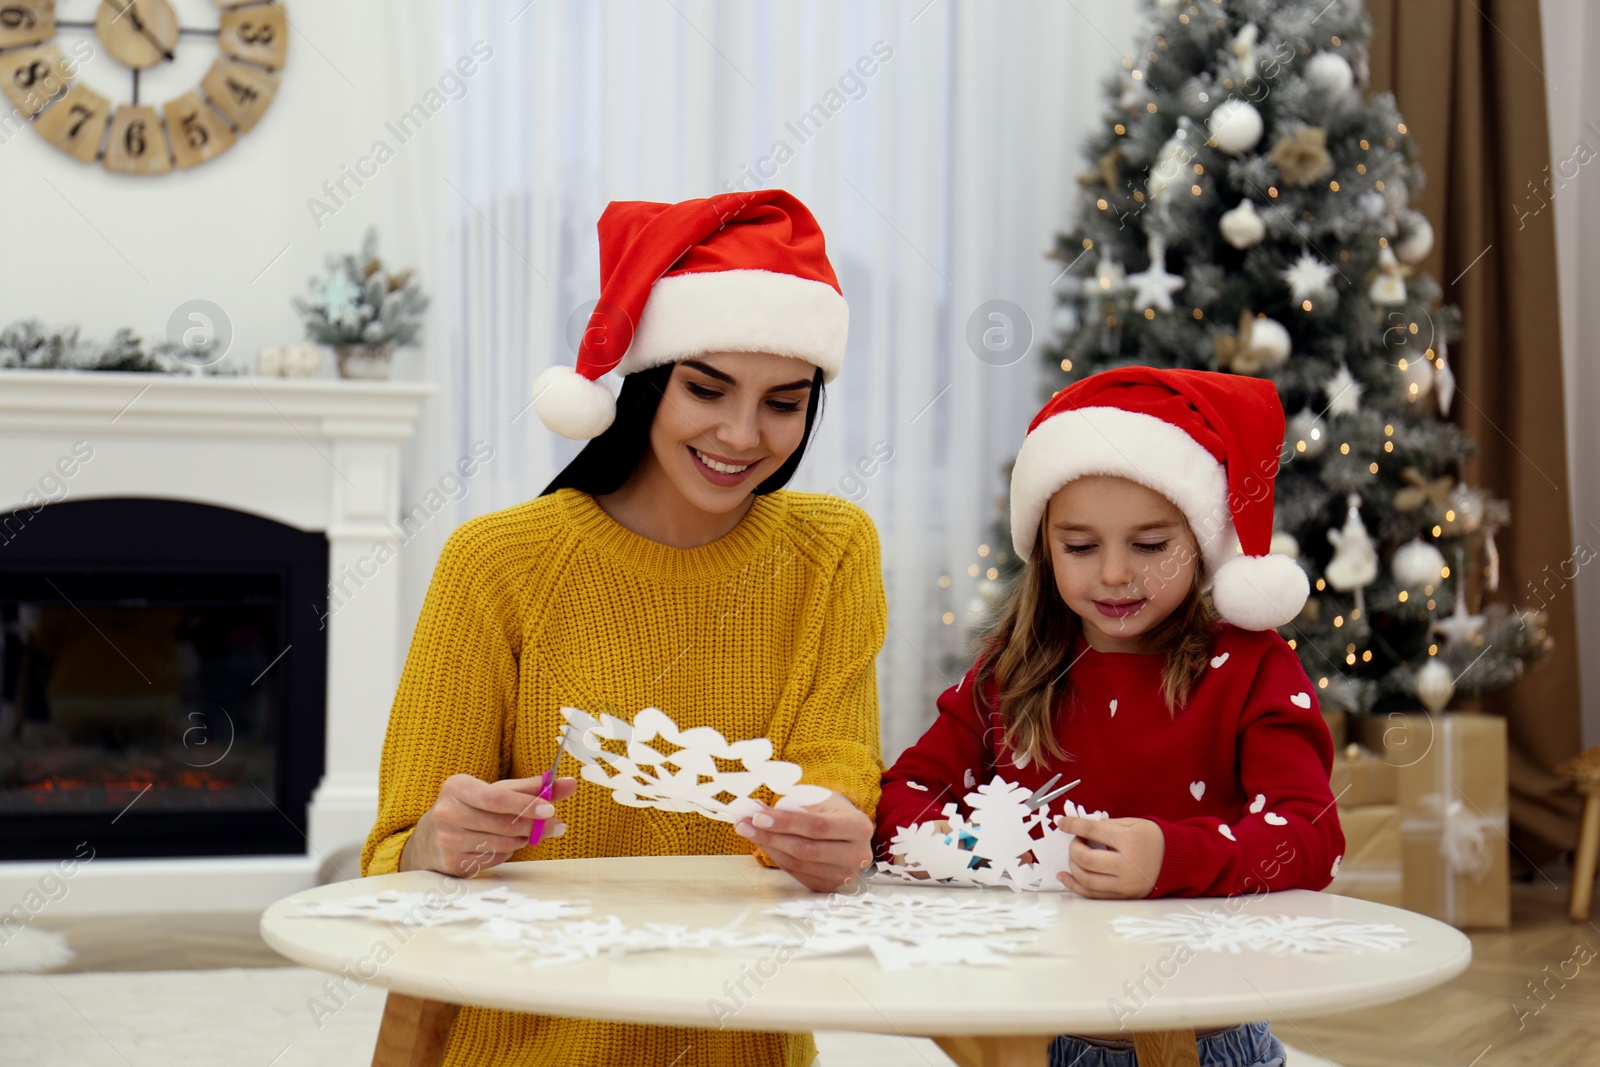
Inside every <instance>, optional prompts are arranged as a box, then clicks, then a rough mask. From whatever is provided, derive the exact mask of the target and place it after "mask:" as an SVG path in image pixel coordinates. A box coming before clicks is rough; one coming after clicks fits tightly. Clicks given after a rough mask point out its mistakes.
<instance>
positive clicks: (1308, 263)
mask: <svg viewBox="0 0 1600 1067" xmlns="http://www.w3.org/2000/svg"><path fill="white" fill-rule="evenodd" d="M1338 273H1339V271H1338V268H1336V267H1335V266H1334V265H1333V264H1332V263H1328V262H1325V261H1324V260H1321V259H1318V258H1317V257H1316V256H1313V255H1312V254H1311V253H1310V252H1304V251H1302V252H1301V253H1300V258H1299V259H1297V260H1295V261H1294V262H1293V263H1291V264H1290V265H1289V266H1288V268H1287V269H1285V270H1283V271H1281V272H1280V274H1281V276H1282V278H1283V280H1284V281H1285V282H1286V283H1288V286H1289V292H1290V294H1291V295H1292V296H1293V297H1294V299H1295V303H1299V302H1300V301H1302V300H1310V301H1312V302H1316V301H1320V300H1326V301H1328V302H1329V303H1332V302H1333V301H1335V300H1337V299H1338V295H1339V294H1338V291H1337V290H1336V289H1334V287H1333V279H1334V276H1335V275H1337V274H1338Z"/></svg>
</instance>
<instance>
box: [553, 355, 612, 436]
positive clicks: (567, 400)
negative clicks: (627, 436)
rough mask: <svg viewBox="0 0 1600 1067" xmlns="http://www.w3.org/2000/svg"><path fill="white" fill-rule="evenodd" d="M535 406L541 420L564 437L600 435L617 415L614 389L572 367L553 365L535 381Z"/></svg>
mask: <svg viewBox="0 0 1600 1067" xmlns="http://www.w3.org/2000/svg"><path fill="white" fill-rule="evenodd" d="M533 407H534V410H535V411H537V412H538V413H539V421H541V422H543V423H544V424H545V425H546V426H548V427H550V429H552V430H554V431H555V432H556V433H558V434H560V435H561V436H562V437H570V438H572V439H573V440H576V441H582V440H585V439H587V438H591V437H599V436H600V435H601V434H602V433H604V432H605V431H606V427H608V426H610V425H611V422H612V420H613V419H615V418H616V417H617V401H616V399H615V398H614V397H612V395H611V390H609V389H607V388H606V387H605V386H603V385H601V384H600V383H599V382H597V381H592V380H591V379H588V378H585V377H584V376H583V375H581V374H579V373H578V372H577V371H575V370H573V369H572V368H571V367H566V366H555V367H550V368H548V369H547V370H545V371H544V373H542V374H540V375H539V377H537V378H535V379H534V380H533Z"/></svg>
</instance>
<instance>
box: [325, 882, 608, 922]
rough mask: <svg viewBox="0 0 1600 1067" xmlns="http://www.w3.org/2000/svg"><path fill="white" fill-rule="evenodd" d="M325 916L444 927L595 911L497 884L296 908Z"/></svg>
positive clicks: (545, 918) (389, 893)
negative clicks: (472, 889) (453, 892)
mask: <svg viewBox="0 0 1600 1067" xmlns="http://www.w3.org/2000/svg"><path fill="white" fill-rule="evenodd" d="M295 914H296V915H298V916H303V917H307V918H319V919H371V920H373V921H374V922H386V923H403V924H405V925H407V926H444V925H446V924H448V923H463V922H488V921H491V920H496V921H506V922H547V921H550V920H552V919H571V918H575V917H577V916H580V915H587V914H589V905H588V903H587V902H585V901H571V900H543V899H540V898H538V897H530V896H525V895H523V894H522V893H518V892H517V891H516V890H514V889H506V888H504V887H501V886H496V887H494V888H492V889H488V890H486V891H484V892H481V893H468V894H466V895H463V896H460V897H454V898H451V897H446V896H444V895H442V894H440V893H436V892H435V893H402V892H400V891H399V890H395V889H390V890H386V891H385V892H382V893H377V894H371V895H367V896H358V897H345V898H344V899H343V900H308V901H305V902H303V903H301V905H300V910H299V911H297V912H295Z"/></svg>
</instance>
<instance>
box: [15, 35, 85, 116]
mask: <svg viewBox="0 0 1600 1067" xmlns="http://www.w3.org/2000/svg"><path fill="white" fill-rule="evenodd" d="M72 74H73V68H72V64H71V63H70V62H68V60H67V57H66V56H65V55H63V54H62V51H61V46H60V45H57V44H47V45H41V46H40V47H37V48H19V49H17V50H15V51H12V52H0V89H3V90H5V94H6V98H7V99H8V100H10V101H11V103H12V104H14V105H15V106H16V108H17V110H18V111H20V112H22V113H23V114H24V115H28V116H33V115H37V114H38V113H39V112H41V111H43V110H44V107H45V105H46V104H48V103H49V102H50V101H52V100H54V99H55V98H56V97H58V96H60V95H61V94H62V93H64V92H66V89H67V85H68V84H69V83H70V82H71V80H72Z"/></svg>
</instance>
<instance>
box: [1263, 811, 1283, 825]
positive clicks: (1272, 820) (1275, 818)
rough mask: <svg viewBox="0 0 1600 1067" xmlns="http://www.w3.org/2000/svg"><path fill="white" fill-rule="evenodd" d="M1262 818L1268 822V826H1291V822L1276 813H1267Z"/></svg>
mask: <svg viewBox="0 0 1600 1067" xmlns="http://www.w3.org/2000/svg"><path fill="white" fill-rule="evenodd" d="M1262 818H1264V819H1266V820H1267V825H1268V826H1288V825H1289V820H1288V819H1285V818H1284V817H1283V816H1282V815H1279V814H1278V813H1277V812H1275V811H1269V812H1267V813H1266V814H1265V815H1263V816H1262Z"/></svg>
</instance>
